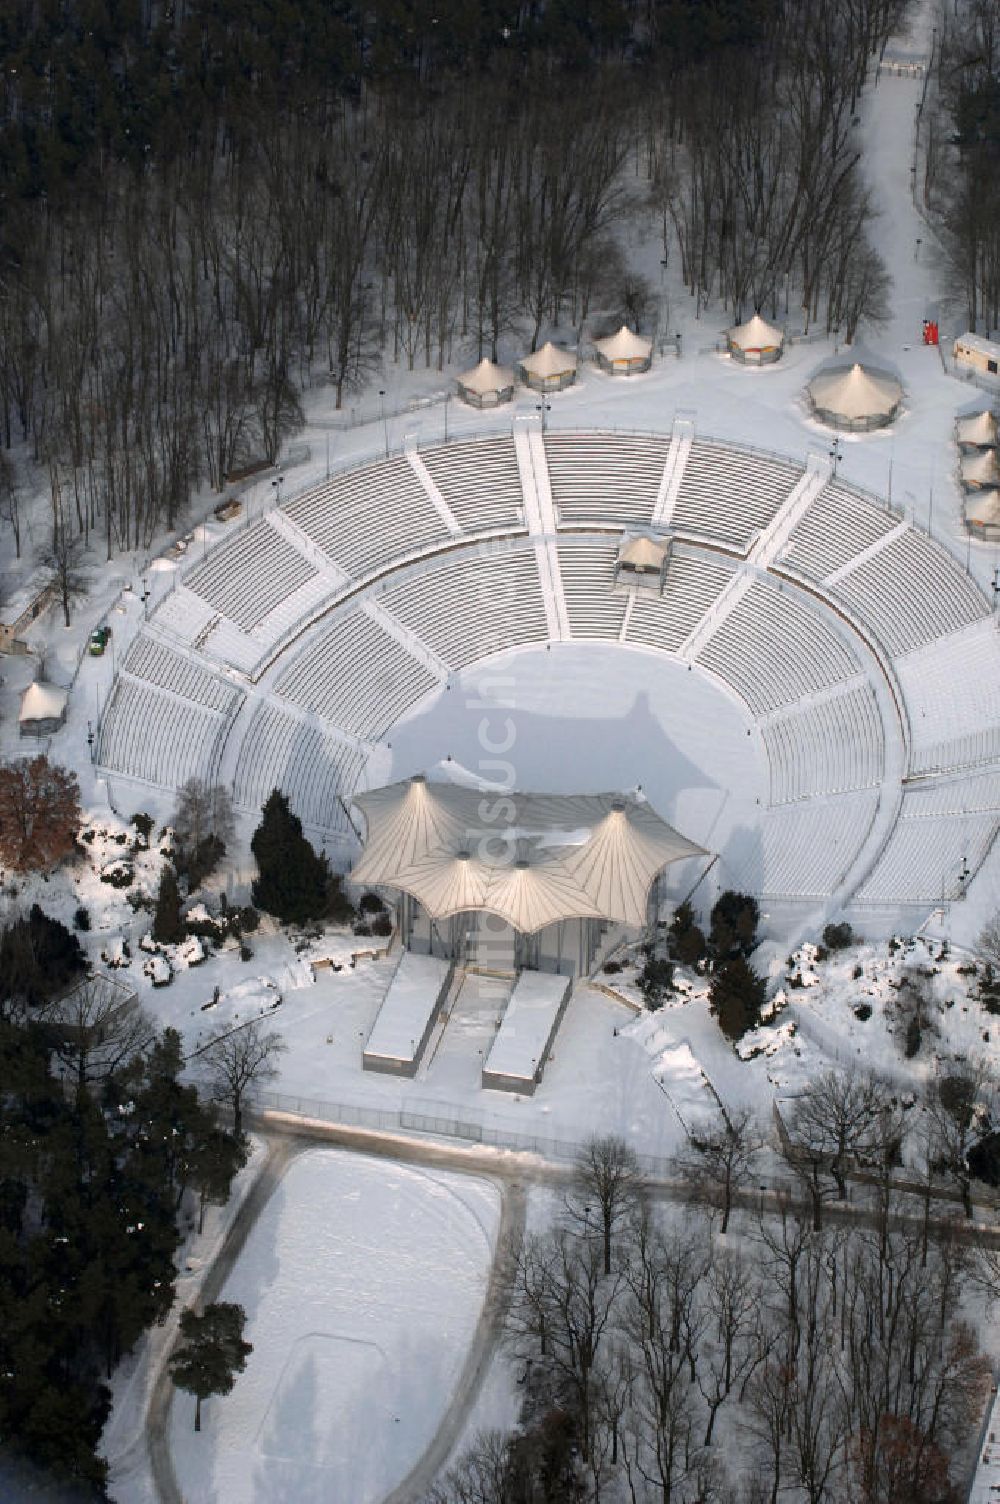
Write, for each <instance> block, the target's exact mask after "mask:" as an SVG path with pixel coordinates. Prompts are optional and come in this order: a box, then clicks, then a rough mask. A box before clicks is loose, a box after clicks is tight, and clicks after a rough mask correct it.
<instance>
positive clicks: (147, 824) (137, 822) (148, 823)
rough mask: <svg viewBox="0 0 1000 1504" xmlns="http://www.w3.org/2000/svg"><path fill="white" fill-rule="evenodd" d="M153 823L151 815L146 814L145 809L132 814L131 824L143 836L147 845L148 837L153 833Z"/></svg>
mask: <svg viewBox="0 0 1000 1504" xmlns="http://www.w3.org/2000/svg"><path fill="white" fill-rule="evenodd" d="M153 823H154V822H153V817H152V815H147V814H146V812H145V810H140V811H139V812H138V814H135V815H133V816H132V824H133V825H134V826H135V828H136V830H137V831H138V832H139V834H140V835H141V836H143V837H144V838H145V841H146V845H147V846H148V845H149V838H150V836H151V835H152V833H153Z"/></svg>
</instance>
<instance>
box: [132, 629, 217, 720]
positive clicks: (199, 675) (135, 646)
mask: <svg viewBox="0 0 1000 1504" xmlns="http://www.w3.org/2000/svg"><path fill="white" fill-rule="evenodd" d="M122 669H123V670H124V672H125V673H127V674H131V675H132V677H133V678H135V679H144V680H146V681H147V682H148V683H150V684H156V685H158V686H159V687H160V688H161V689H170V690H173V692H174V694H177V695H181V696H182V697H183V698H184V699H187V700H193V701H194V702H195V704H197V705H204V706H206V707H207V708H208V709H209V710H218V711H222V712H225V711H227V710H228V709H229V708H230V707H231V705H232V703H233V700H234V699H235V698H236V696H237V695H238V694H239V691H238V690H237V689H235V688H234V687H233V685H231V684H226V683H225V682H224V681H223V680H221V679H217V678H216V677H215V675H214V674H210V673H209V672H208V671H207V670H206V669H204V668H201V667H200V666H199V665H198V664H197V663H193V662H192V660H191V659H190V658H185V657H184V656H183V655H182V654H180V653H175V652H174V651H173V650H172V649H171V648H168V647H165V646H164V644H163V643H161V642H157V641H156V640H155V639H154V638H152V637H147V636H145V635H144V634H143V633H141V632H140V634H139V636H138V637H137V638H136V639H135V641H134V642H133V643H132V646H131V647H130V648H129V650H128V652H127V653H126V655H125V660H124V662H123V663H122Z"/></svg>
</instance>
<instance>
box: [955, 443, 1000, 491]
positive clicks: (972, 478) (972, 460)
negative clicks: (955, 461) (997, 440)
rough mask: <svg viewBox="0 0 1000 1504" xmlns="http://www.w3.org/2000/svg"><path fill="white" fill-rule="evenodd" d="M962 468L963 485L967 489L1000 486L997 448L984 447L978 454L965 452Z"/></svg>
mask: <svg viewBox="0 0 1000 1504" xmlns="http://www.w3.org/2000/svg"><path fill="white" fill-rule="evenodd" d="M960 470H961V475H962V485H963V486H965V488H966V489H967V490H973V489H975V490H979V489H980V488H981V487H993V486H1000V466H998V465H997V452H996V450H995V449H982V450H980V451H979V453H978V454H963V456H962V460H961V465H960Z"/></svg>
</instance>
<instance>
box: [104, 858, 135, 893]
mask: <svg viewBox="0 0 1000 1504" xmlns="http://www.w3.org/2000/svg"><path fill="white" fill-rule="evenodd" d="M100 878H101V882H102V883H107V884H108V886H109V887H110V888H131V886H132V883H133V881H134V879H135V869H134V867H133V866H132V863H131V862H127V861H125V859H124V857H119V859H118V860H117V861H116V862H105V864H104V866H103V867H102V868H101V872H100Z"/></svg>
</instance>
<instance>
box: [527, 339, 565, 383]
mask: <svg viewBox="0 0 1000 1504" xmlns="http://www.w3.org/2000/svg"><path fill="white" fill-rule="evenodd" d="M517 374H518V376H519V377H520V378H521V380H522V381H523V382H524V384H525V386H530V387H531V388H532V390H533V391H536V392H561V391H562V389H563V387H566V386H571V385H572V384H573V382H574V381H575V380H576V356H575V355H573V354H572V353H571V352H570V351H569V350H560V349H559V347H558V346H557V345H554V344H553V343H552V341H551V340H548V341H546V343H545V344H544V345H543V346H542V348H541V349H540V350H534V351H533V352H532V353H531V354H530V355H525V356H524V357H523V359H521V360H519V361H518V363H517Z"/></svg>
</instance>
